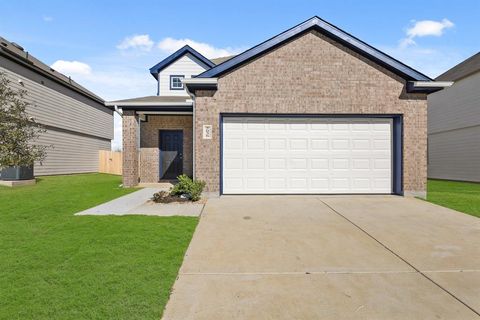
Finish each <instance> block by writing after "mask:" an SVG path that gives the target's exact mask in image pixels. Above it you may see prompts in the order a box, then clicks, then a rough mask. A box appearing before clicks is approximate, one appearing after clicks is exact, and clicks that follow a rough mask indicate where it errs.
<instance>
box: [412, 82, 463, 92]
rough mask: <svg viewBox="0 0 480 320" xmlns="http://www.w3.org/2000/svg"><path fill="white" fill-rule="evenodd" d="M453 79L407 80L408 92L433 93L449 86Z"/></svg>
mask: <svg viewBox="0 0 480 320" xmlns="http://www.w3.org/2000/svg"><path fill="white" fill-rule="evenodd" d="M453 84H454V82H453V81H408V82H407V92H408V93H433V92H436V91H440V90H442V89H445V88H448V87H451V86H452V85H453Z"/></svg>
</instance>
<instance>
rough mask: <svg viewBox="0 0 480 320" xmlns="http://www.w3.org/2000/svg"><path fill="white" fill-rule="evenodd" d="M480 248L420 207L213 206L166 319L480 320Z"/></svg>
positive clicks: (239, 201) (400, 202)
mask: <svg viewBox="0 0 480 320" xmlns="http://www.w3.org/2000/svg"><path fill="white" fill-rule="evenodd" d="M479 241H480V219H477V218H474V217H471V216H468V215H465V214H462V213H458V212H456V211H453V210H449V209H446V208H442V207H439V206H435V205H432V204H430V203H427V202H424V201H421V200H416V199H407V198H401V197H394V196H378V197H367V196H358V197H351V196H350V197H316V196H237V197H227V196H224V197H221V198H218V199H210V200H209V201H208V203H207V205H206V207H205V209H204V212H203V214H202V218H201V220H200V223H199V225H198V227H197V230H196V232H195V234H194V238H193V240H192V242H191V244H190V247H189V249H188V251H187V255H186V257H185V260H184V263H183V265H182V267H181V270H180V273H179V277H178V280H177V281H176V283H175V285H174V288H173V293H172V295H171V297H170V300H169V302H168V304H167V307H166V310H165V313H164V319H182V320H183V319H479V318H480V316H479V312H480V299H479V297H480V247H479V246H478V243H479Z"/></svg>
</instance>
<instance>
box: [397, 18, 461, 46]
mask: <svg viewBox="0 0 480 320" xmlns="http://www.w3.org/2000/svg"><path fill="white" fill-rule="evenodd" d="M453 26H454V24H453V22H451V21H450V20H448V19H443V20H441V21H434V20H421V21H414V23H413V25H412V26H411V27H409V28H408V29H407V30H406V37H405V38H404V39H402V40H400V46H402V47H407V46H409V45H414V44H415V40H414V39H415V38H418V37H427V36H434V37H440V36H442V35H443V33H444V32H445V30H446V29H450V28H452V27H453Z"/></svg>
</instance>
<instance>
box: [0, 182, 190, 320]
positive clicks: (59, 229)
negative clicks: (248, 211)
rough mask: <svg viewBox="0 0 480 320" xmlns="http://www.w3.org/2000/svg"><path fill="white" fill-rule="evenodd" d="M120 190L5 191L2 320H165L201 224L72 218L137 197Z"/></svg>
mask: <svg viewBox="0 0 480 320" xmlns="http://www.w3.org/2000/svg"><path fill="white" fill-rule="evenodd" d="M119 184H120V178H119V177H117V176H111V175H105V174H83V175H72V176H56V177H44V178H41V179H40V181H39V182H38V183H37V185H35V186H25V187H19V188H15V189H11V188H6V187H0V319H160V316H161V313H162V310H163V308H164V306H165V303H166V302H167V299H168V296H169V292H170V288H171V286H172V284H173V282H174V280H175V278H176V275H177V272H178V269H179V267H180V265H181V263H182V260H183V256H184V253H185V250H186V248H187V246H188V244H189V242H190V240H191V237H192V234H193V231H194V229H195V226H196V224H197V221H198V219H197V218H191V217H169V218H165V217H148V216H124V217H113V216H103V217H98V216H95V217H94V216H74V215H73V214H74V213H75V212H78V211H81V210H84V209H87V208H89V207H92V206H95V205H97V204H100V203H103V202H105V201H108V200H111V199H113V198H117V197H119V196H121V195H124V194H127V193H129V192H132V191H134V190H133V189H122V188H119V187H118V185H119Z"/></svg>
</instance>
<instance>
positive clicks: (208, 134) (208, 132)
mask: <svg viewBox="0 0 480 320" xmlns="http://www.w3.org/2000/svg"><path fill="white" fill-rule="evenodd" d="M203 139H208V140H210V139H212V125H211V124H204V125H203Z"/></svg>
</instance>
